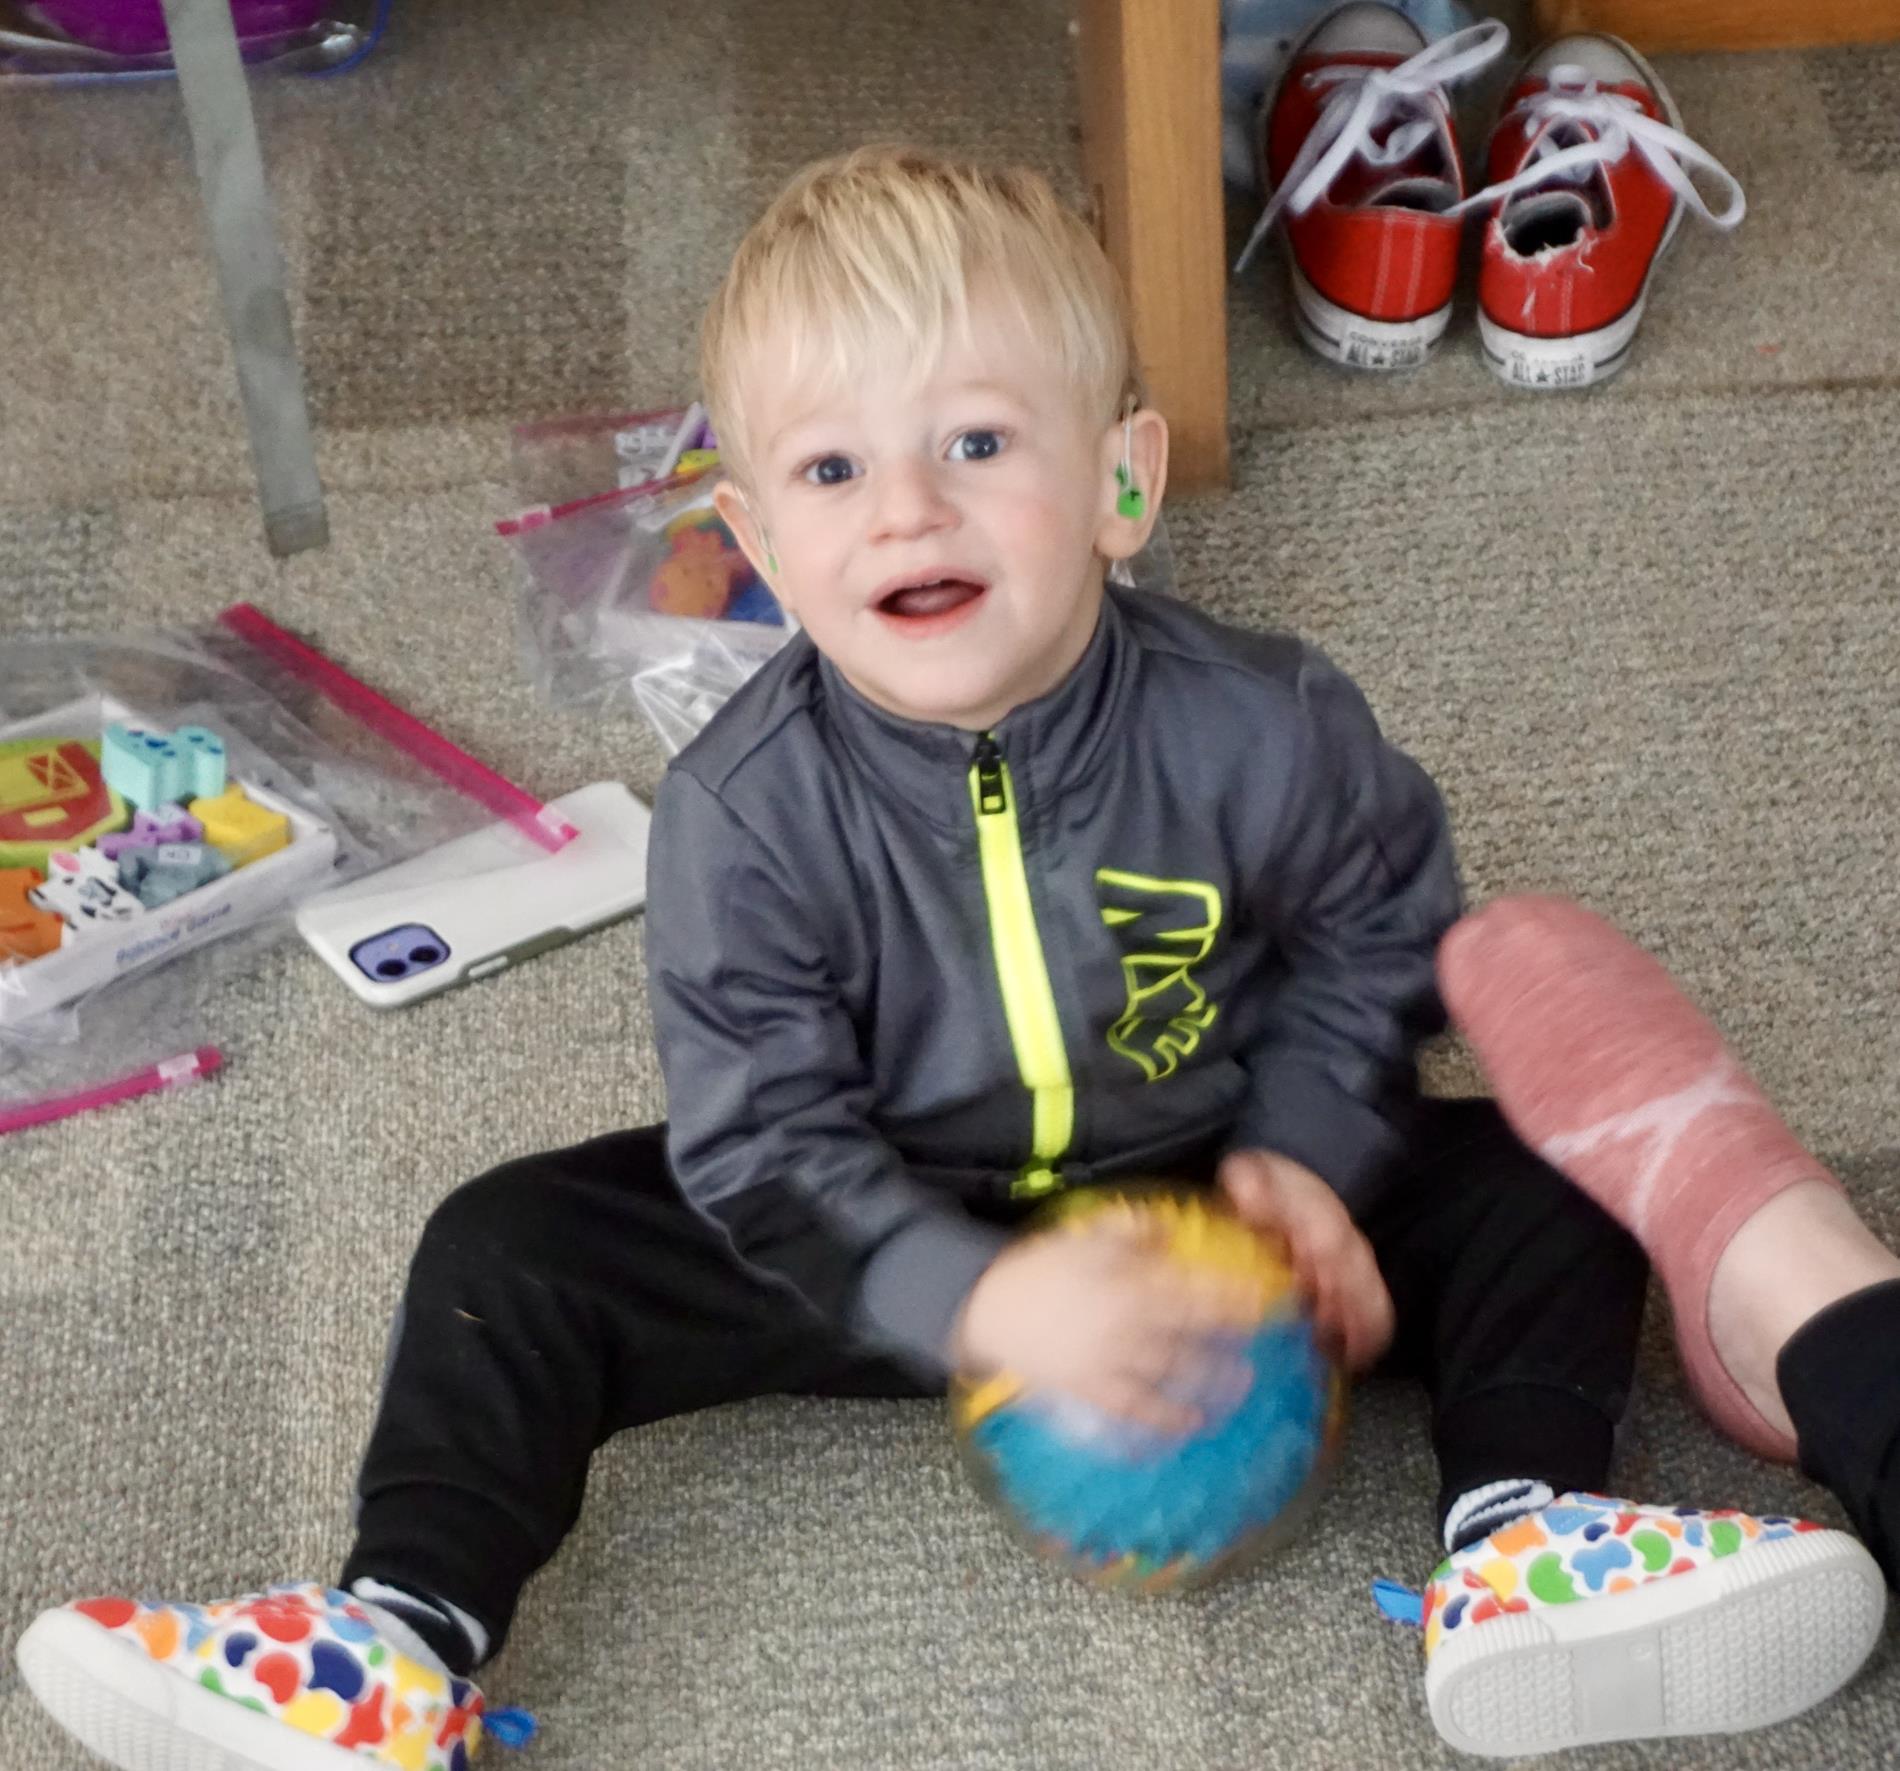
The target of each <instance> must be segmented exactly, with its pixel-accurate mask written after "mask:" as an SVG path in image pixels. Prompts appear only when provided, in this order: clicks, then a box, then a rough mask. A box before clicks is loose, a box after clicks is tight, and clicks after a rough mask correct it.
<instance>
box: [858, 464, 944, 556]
mask: <svg viewBox="0 0 1900 1771" xmlns="http://www.w3.org/2000/svg"><path fill="white" fill-rule="evenodd" d="M877 479H878V482H879V484H878V496H877V511H876V519H875V521H876V527H875V530H874V536H875V538H876V539H878V540H890V541H904V540H910V539H914V538H915V537H917V536H919V535H928V534H931V533H933V532H934V531H936V530H938V529H947V528H950V527H952V526H953V525H954V524H955V522H956V520H957V512H956V506H955V505H954V504H952V503H951V502H950V499H949V498H948V496H947V495H946V493H945V489H944V487H943V485H942V484H941V482H940V480H939V477H938V473H937V465H936V463H934V462H927V461H901V462H895V463H893V464H891V465H890V466H889V467H886V468H885V469H883V470H882V471H881V472H880V473H879V474H878V475H877Z"/></svg>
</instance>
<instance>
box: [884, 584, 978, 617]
mask: <svg viewBox="0 0 1900 1771" xmlns="http://www.w3.org/2000/svg"><path fill="white" fill-rule="evenodd" d="M981 594H982V592H981V590H980V588H979V587H978V586H977V585H974V584H969V583H966V582H965V581H964V580H962V579H948V580H946V581H945V582H944V583H942V584H919V585H913V586H912V587H911V588H910V589H909V590H899V591H894V592H893V593H892V594H891V595H890V596H888V597H886V598H885V599H884V608H885V610H886V612H887V613H889V614H892V615H941V614H943V612H944V611H945V610H946V609H954V608H956V607H957V605H958V604H959V603H967V602H968V601H969V600H970V599H971V598H972V597H974V596H980V595H981Z"/></svg>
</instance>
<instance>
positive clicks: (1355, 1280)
mask: <svg viewBox="0 0 1900 1771" xmlns="http://www.w3.org/2000/svg"><path fill="white" fill-rule="evenodd" d="M1220 1183H1221V1185H1222V1187H1224V1188H1225V1189H1226V1192H1227V1197H1228V1198H1229V1199H1231V1200H1232V1201H1233V1202H1234V1209H1235V1210H1236V1211H1237V1212H1239V1213H1240V1215H1241V1216H1242V1217H1243V1218H1244V1219H1246V1221H1247V1222H1248V1223H1250V1224H1252V1225H1253V1226H1254V1228H1255V1229H1257V1230H1277V1231H1278V1232H1279V1233H1280V1234H1281V1235H1282V1236H1284V1237H1285V1238H1286V1242H1287V1248H1288V1250H1289V1252H1290V1253H1291V1255H1292V1257H1293V1270H1294V1272H1295V1273H1297V1274H1298V1275H1299V1281H1300V1289H1301V1291H1303V1292H1304V1293H1305V1294H1306V1299H1307V1302H1308V1303H1309V1304H1310V1305H1311V1307H1312V1311H1313V1321H1314V1326H1315V1327H1316V1328H1317V1329H1318V1331H1319V1336H1320V1339H1321V1341H1322V1342H1323V1343H1325V1344H1326V1345H1328V1346H1330V1347H1331V1348H1332V1349H1333V1351H1335V1352H1336V1353H1337V1354H1338V1355H1339V1357H1340V1358H1342V1359H1343V1360H1344V1361H1345V1363H1346V1368H1347V1369H1348V1370H1349V1371H1363V1370H1364V1369H1365V1368H1366V1367H1367V1366H1368V1365H1370V1364H1372V1362H1373V1361H1374V1360H1375V1359H1377V1358H1378V1357H1379V1355H1380V1354H1381V1353H1383V1352H1384V1351H1385V1349H1386V1347H1387V1346H1388V1345H1389V1344H1390V1343H1391V1340H1392V1294H1391V1293H1390V1292H1388V1291H1387V1290H1386V1288H1385V1280H1384V1279H1383V1278H1381V1277H1380V1274H1379V1263H1378V1262H1377V1260H1375V1259H1374V1258H1373V1253H1372V1244H1371V1243H1369V1242H1368V1241H1367V1240H1366V1239H1365V1236H1364V1234H1363V1233H1362V1232H1361V1231H1360V1229H1359V1226H1358V1225H1357V1224H1355V1223H1354V1222H1353V1221H1352V1218H1351V1216H1350V1215H1349V1214H1348V1213H1347V1211H1346V1207H1345V1205H1344V1204H1343V1203H1342V1201H1341V1200H1340V1197H1339V1195H1338V1194H1337V1193H1335V1192H1334V1191H1333V1190H1332V1188H1331V1187H1329V1186H1327V1184H1326V1183H1325V1182H1324V1181H1322V1180H1321V1179H1320V1178H1319V1176H1318V1175H1316V1174H1314V1172H1313V1171H1312V1170H1311V1169H1310V1168H1306V1167H1304V1166H1303V1165H1302V1164H1300V1163H1297V1162H1295V1161H1294V1160H1293V1159H1292V1157H1290V1156H1276V1155H1274V1154H1273V1153H1272V1152H1271V1151H1267V1150H1236V1151H1235V1152H1234V1153H1233V1154H1232V1155H1231V1156H1229V1157H1228V1158H1227V1160H1226V1161H1225V1162H1223V1163H1222V1164H1221V1167H1220Z"/></svg>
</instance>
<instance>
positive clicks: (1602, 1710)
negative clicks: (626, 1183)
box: [1419, 1494, 1887, 1757]
mask: <svg viewBox="0 0 1900 1771" xmlns="http://www.w3.org/2000/svg"><path fill="white" fill-rule="evenodd" d="M1886 1603H1887V1590H1886V1583H1885V1582H1884V1580H1883V1579H1882V1577H1881V1573H1880V1569H1879V1566H1878V1565H1877V1564H1876V1563H1875V1561H1874V1559H1873V1557H1871V1556H1870V1555H1868V1553H1867V1552H1866V1550H1865V1549H1863V1548H1862V1547H1861V1545H1860V1544H1859V1543H1858V1542H1857V1541H1856V1540H1855V1539H1854V1538H1852V1537H1850V1536H1848V1534H1847V1533H1845V1532H1842V1531H1829V1530H1825V1529H1824V1528H1822V1527H1821V1526H1819V1525H1811V1524H1809V1523H1807V1522H1806V1521H1805V1520H1798V1519H1786V1518H1776V1517H1767V1518H1756V1517H1754V1516H1752V1515H1751V1514H1748V1513H1738V1512H1732V1511H1718V1512H1701V1511H1698V1510H1697V1509H1696V1508H1694V1507H1644V1506H1634V1505H1632V1504H1631V1503H1630V1502H1628V1501H1621V1500H1607V1499H1605V1498H1604V1497H1603V1496H1601V1495H1595V1494H1564V1495H1559V1496H1558V1497H1557V1498H1556V1499H1555V1500H1554V1501H1552V1502H1551V1503H1550V1505H1548V1506H1546V1507H1544V1508H1542V1509H1540V1510H1539V1511H1537V1512H1535V1513H1529V1514H1526V1515H1525V1516H1524V1517H1523V1518H1521V1519H1518V1520H1515V1521H1514V1522H1513V1523H1511V1524H1509V1525H1506V1526H1503V1527H1502V1528H1500V1529H1499V1530H1497V1531H1494V1532H1492V1533H1491V1535H1490V1536H1489V1537H1486V1538H1482V1539H1480V1540H1479V1541H1478V1542H1476V1543H1474V1544H1471V1545H1468V1546H1467V1547H1466V1548H1464V1549H1462V1550H1459V1551H1457V1552H1456V1553H1455V1554H1454V1555H1452V1556H1451V1557H1450V1559H1449V1560H1447V1561H1446V1562H1444V1563H1442V1564H1441V1565H1440V1566H1439V1568H1438V1569H1437V1570H1436V1572H1435V1573H1434V1574H1433V1575H1432V1578H1431V1582H1430V1584H1429V1585H1428V1586H1427V1587H1426V1589H1425V1594H1424V1602H1423V1606H1422V1615H1421V1617H1420V1618H1419V1621H1421V1622H1422V1623H1423V1625H1424V1629H1425V1656H1426V1669H1425V1699H1426V1703H1427V1705H1428V1706H1429V1707H1430V1710H1431V1715H1432V1720H1433V1722H1434V1723H1436V1724H1437V1727H1438V1731H1439V1733H1440V1734H1442V1735H1443V1736H1444V1737H1445V1739H1446V1740H1448V1741H1449V1742H1450V1743H1451V1744H1452V1745H1453V1746H1456V1747H1460V1748H1462V1749H1463V1750H1464V1751H1466V1752H1470V1753H1482V1754H1487V1755H1491V1756H1495V1757H1515V1756H1516V1755H1518V1754H1521V1753H1545V1752H1553V1751H1556V1750H1557V1749H1558V1748H1561V1747H1570V1746H1587V1745H1590V1744H1593V1743H1596V1742H1600V1741H1608V1740H1640V1739H1650V1738H1654V1737H1657V1736H1661V1735H1671V1734H1725V1733H1734V1732H1737V1731H1739V1730H1741V1729H1744V1728H1759V1727H1762V1726H1764V1725H1765V1724H1767V1723H1769V1722H1778V1721H1782V1720H1784V1719H1785V1718H1786V1717H1789V1716H1793V1715H1798V1714H1800V1712H1801V1711H1803V1710H1805V1709H1808V1708H1811V1707H1812V1706H1813V1705H1814V1704H1817V1703H1819V1702H1820V1701H1821V1699H1822V1698H1824V1697H1827V1696H1828V1695H1830V1694H1831V1693H1832V1692H1834V1691H1837V1690H1839V1689H1840V1687H1841V1686H1842V1685H1844V1684H1846V1683H1847V1681H1848V1680H1849V1679H1851V1678H1852V1677H1853V1676H1854V1674H1855V1672H1856V1671H1857V1670H1858V1669H1859V1667H1860V1665H1861V1662H1862V1661H1864V1660H1865V1659H1866V1658H1867V1656H1868V1654H1869V1653H1870V1652H1871V1651H1872V1649H1873V1646H1874V1643H1875V1641H1876V1640H1877V1639H1878V1637H1879V1634H1880V1627H1881V1622H1882V1619H1883V1617H1884V1615H1885V1612H1886Z"/></svg>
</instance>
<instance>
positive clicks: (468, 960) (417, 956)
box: [297, 781, 651, 1008]
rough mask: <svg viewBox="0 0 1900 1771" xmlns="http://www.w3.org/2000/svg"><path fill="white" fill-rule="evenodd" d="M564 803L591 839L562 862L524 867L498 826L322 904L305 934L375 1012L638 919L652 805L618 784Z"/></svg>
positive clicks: (307, 907) (307, 910) (355, 884)
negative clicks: (593, 931) (623, 920)
mask: <svg viewBox="0 0 1900 1771" xmlns="http://www.w3.org/2000/svg"><path fill="white" fill-rule="evenodd" d="M553 803H554V805H555V807H556V808H557V809H558V810H560V811H561V812H563V813H564V814H565V815H566V817H567V819H568V821H569V822H570V823H571V824H573V825H574V826H575V828H576V829H577V830H579V831H580V835H579V836H576V837H574V838H572V839H571V840H570V841H569V842H568V843H567V844H566V846H565V847H563V848H561V849H558V850H556V851H555V852H554V853H553V854H541V855H533V856H526V857H524V856H523V854H522V837H521V834H520V832H519V831H517V830H516V829H514V827H513V826H512V825H508V824H494V825H490V826H489V827H488V828H487V829H485V830H477V831H474V832H472V833H471V834H469V835H467V836H461V837H457V838H456V839H455V840H454V841H453V842H446V843H443V844H442V845H441V846H440V847H438V848H433V849H430V850H428V851H427V853H425V854H421V855H417V856H416V857H415V858H414V859H413V860H409V861H403V862H399V863H398V864H397V865H396V866H394V867H385V868H383V869H382V870H381V871H380V872H377V873H372V874H370V875H368V876H367V877H366V878H363V879H358V880H352V881H351V882H350V883H349V884H348V885H345V886H338V887H336V888H335V889H334V890H332V891H328V892H324V893H322V894H321V895H320V896H318V897H315V898H312V899H310V900H309V901H308V902H307V903H305V904H304V905H303V906H302V907H301V908H300V909H299V910H298V912H297V929H298V932H299V933H300V934H301V935H302V936H303V938H304V940H305V941H306V942H308V943H309V945H310V947H311V948H312V950H313V951H314V952H315V953H316V954H317V956H318V957H319V958H320V959H322V961H323V962H324V964H325V965H327V966H328V967H329V968H330V969H331V971H333V972H335V973H336V975H337V976H338V977H339V978H341V979H342V980H343V982H344V983H346V984H347V985H349V987H350V988H351V989H352V990H353V991H355V992H356V994H357V995H358V996H359V997H360V998H361V999H362V1000H363V1001H364V1002H366V1003H368V1004H369V1005H370V1007H371V1008H401V1007H403V1006H404V1005H405V1004H407V1003H411V1002H416V1001H419V1000H420V999H421V998H423V997H425V996H434V995H436V994H437V993H438V992H440V991H443V990H452V989H454V988H455V986H456V985H458V984H472V983H474V982H475V980H476V979H478V978H487V977H492V976H493V975H494V974H495V973H496V972H499V971H503V970H505V969H506V968H507V967H509V966H512V965H519V964H520V963H521V962H522V961H523V960H524V959H532V958H533V957H534V956H535V955H536V954H537V953H546V952H548V951H549V950H550V949H551V948H555V947H561V946H565V945H566V944H567V943H568V942H569V941H571V940H573V939H574V938H575V937H576V936H577V935H584V934H586V933H587V932H588V930H590V929H597V928H601V927H604V926H605V925H606V924H608V923H610V922H617V921H619V920H620V919H621V918H623V917H627V916H631V915H632V914H633V913H634V912H635V911H636V910H638V909H639V908H640V907H641V906H642V905H643V904H644V903H645V902H646V870H647V828H648V825H649V823H650V822H651V819H650V815H649V814H648V812H647V809H646V807H645V806H643V805H642V804H641V803H640V802H639V800H637V799H635V798H634V796H633V795H632V794H631V793H629V792H628V791H627V789H626V788H625V787H623V786H622V785H621V784H620V783H619V782H618V781H597V782H595V783H594V784H593V785H592V786H591V787H582V788H580V789H578V790H577V791H575V792H573V793H569V794H564V795H562V797H561V798H559V799H557V800H555V801H554V802H553Z"/></svg>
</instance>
